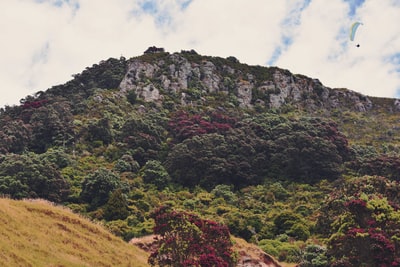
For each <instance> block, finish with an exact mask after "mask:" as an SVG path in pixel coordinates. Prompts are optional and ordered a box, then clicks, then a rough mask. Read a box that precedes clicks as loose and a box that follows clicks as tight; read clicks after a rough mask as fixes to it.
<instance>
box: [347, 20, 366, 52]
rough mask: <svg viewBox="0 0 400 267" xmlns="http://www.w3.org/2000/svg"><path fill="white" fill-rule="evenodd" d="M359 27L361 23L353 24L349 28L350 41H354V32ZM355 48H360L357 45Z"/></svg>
mask: <svg viewBox="0 0 400 267" xmlns="http://www.w3.org/2000/svg"><path fill="white" fill-rule="evenodd" d="M360 25H363V24H362V23H361V22H358V21H357V22H354V23H353V25H351V27H350V41H354V38H355V36H356V32H357V29H358V27H359V26H360ZM356 46H357V47H360V45H359V44H357V45H356Z"/></svg>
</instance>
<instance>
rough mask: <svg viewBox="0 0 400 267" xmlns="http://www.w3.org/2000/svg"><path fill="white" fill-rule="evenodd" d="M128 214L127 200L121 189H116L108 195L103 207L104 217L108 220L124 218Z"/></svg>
mask: <svg viewBox="0 0 400 267" xmlns="http://www.w3.org/2000/svg"><path fill="white" fill-rule="evenodd" d="M128 215H129V209H128V201H127V199H126V196H125V195H124V193H123V192H122V190H121V189H120V188H119V189H116V190H115V191H113V192H112V193H111V195H110V198H109V199H108V201H107V203H106V205H105V207H104V218H105V219H106V220H108V221H112V220H124V219H126V217H128Z"/></svg>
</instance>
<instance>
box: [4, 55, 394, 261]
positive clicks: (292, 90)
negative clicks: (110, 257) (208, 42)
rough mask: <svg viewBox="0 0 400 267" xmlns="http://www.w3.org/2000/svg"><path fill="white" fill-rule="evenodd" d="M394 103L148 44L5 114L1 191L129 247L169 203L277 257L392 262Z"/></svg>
mask: <svg viewBox="0 0 400 267" xmlns="http://www.w3.org/2000/svg"><path fill="white" fill-rule="evenodd" d="M399 105H400V102H399V100H398V99H391V98H378V97H370V96H366V95H362V94H360V93H358V92H354V91H351V90H348V89H344V88H336V89H335V88H329V87H326V86H324V85H323V84H322V83H321V82H320V81H319V80H318V79H314V78H309V77H306V76H304V75H300V74H292V73H291V72H290V71H289V70H283V69H280V68H278V67H262V66H250V65H247V64H245V63H240V62H239V61H238V60H237V59H236V58H235V57H233V56H230V57H227V58H220V57H213V56H203V55H199V54H198V53H196V52H195V51H193V50H190V51H181V52H176V53H168V52H165V51H164V49H162V48H157V47H150V48H149V49H148V50H146V51H145V53H144V54H143V55H140V56H137V57H132V58H130V59H126V58H123V57H121V58H119V59H115V58H110V59H108V60H104V61H101V62H99V63H98V64H94V65H93V66H91V67H88V68H86V69H85V70H84V71H82V72H81V73H79V74H75V75H73V79H72V80H70V81H68V82H67V83H65V84H61V85H56V86H53V87H51V88H49V89H47V90H45V91H41V92H37V93H36V94H34V95H31V96H27V97H26V98H24V99H22V100H21V104H20V105H18V106H6V107H5V108H3V109H1V110H0V153H1V156H0V193H1V194H3V195H7V196H9V197H11V198H15V199H23V198H43V199H47V200H50V201H53V202H55V203H58V204H62V205H65V206H67V207H68V208H70V209H71V210H73V211H74V212H77V213H81V214H84V215H85V216H88V217H89V218H90V219H92V220H95V221H96V220H98V221H101V222H102V223H103V224H104V225H105V226H106V227H107V228H108V229H109V230H110V231H111V232H112V233H114V234H116V235H118V236H120V237H122V238H123V239H124V240H126V241H128V240H130V239H132V238H139V237H142V236H146V235H149V234H152V233H153V226H154V220H153V219H152V218H151V213H152V211H153V210H154V209H156V208H157V207H159V206H161V205H169V206H171V207H174V208H175V209H176V210H184V211H187V212H192V213H195V214H197V215H199V216H201V217H204V218H206V219H209V220H213V221H216V222H220V223H223V224H225V225H227V226H228V228H229V230H230V232H231V234H232V235H234V236H236V237H240V238H243V239H245V240H246V241H248V242H252V243H254V244H256V245H257V246H258V247H259V248H261V249H262V250H263V251H265V252H267V253H268V254H271V255H272V256H274V257H275V258H277V259H278V260H279V261H281V262H285V261H286V262H290V263H293V264H294V263H301V262H306V261H308V260H309V261H311V260H310V259H311V258H312V259H313V260H314V262H318V264H320V265H319V266H324V264H325V265H327V264H328V263H332V264H334V263H335V262H336V263H335V264H339V263H340V264H342V263H343V262H346V264H348V265H349V266H351V265H352V264H353V266H361V265H363V264H364V265H366V266H378V265H379V264H381V262H379V261H378V260H377V259H378V258H379V259H381V258H384V259H385V264H386V263H387V264H392V266H396V265H393V264H394V263H395V262H396V261H397V259H398V258H399V259H400V256H399V257H398V255H397V253H398V251H400V249H397V246H399V244H397V243H396V242H397V241H396V240H398V238H400V237H398V236H397V232H396V230H395V229H397V228H396V227H397V226H399V227H400V220H398V219H397V218H400V216H398V215H397V212H398V210H399V208H398V207H400V197H399V196H398V193H397V192H399V191H400V189H399V188H398V187H399V185H398V181H400V177H399V173H400V139H399V137H398V136H399V133H400V132H399V131H400V122H399V120H398V116H399V112H400V106H399ZM382 214H383V215H382ZM385 223H386V224H385ZM356 233H363V235H356ZM367 233H368V234H367ZM378 236H379V237H381V238H378ZM356 237H357V238H363V239H362V240H358V239H355V238H356ZM383 241H385V242H383ZM379 242H381V243H379ZM382 242H383V243H382ZM378 243H379V244H378ZM344 244H346V246H345V245H344ZM361 244H371V245H370V246H361ZM378 245H379V246H380V247H381V248H382V250H373V249H372V248H373V247H375V246H378ZM347 246H348V247H354V249H351V250H350V249H344V248H346V247H347ZM341 248H343V249H341ZM357 249H358V250H357ZM363 251H366V252H365V253H361V252H363ZM385 251H386V252H385ZM349 253H350V254H349ZM351 253H354V254H351ZM374 253H375V254H374ZM385 253H386V254H385ZM387 253H388V254H387ZM368 255H374V257H373V258H371V257H368ZM377 261H378V263H379V264H378V263H377ZM388 262H389V263H388ZM399 262H400V261H399ZM304 264H305V263H304ZM310 264H311V263H310ZM343 264H344V263H343ZM396 264H397V263H396ZM309 266H312V265H309ZM316 266H318V265H316ZM332 266H334V265H332ZM338 266H339V265H338Z"/></svg>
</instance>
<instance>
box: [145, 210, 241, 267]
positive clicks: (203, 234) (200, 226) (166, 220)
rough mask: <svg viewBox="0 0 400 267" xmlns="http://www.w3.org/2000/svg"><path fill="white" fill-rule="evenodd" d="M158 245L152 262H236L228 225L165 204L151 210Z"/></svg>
mask: <svg viewBox="0 0 400 267" xmlns="http://www.w3.org/2000/svg"><path fill="white" fill-rule="evenodd" d="M152 218H154V220H155V227H154V234H156V235H158V236H159V237H158V239H157V245H158V249H157V251H155V252H154V253H152V254H151V255H150V258H149V263H150V264H151V265H152V266H155V265H158V266H177V267H189V266H204V267H212V266H216V267H228V266H234V258H233V251H232V242H231V240H230V234H229V230H228V228H227V227H226V226H224V225H221V224H218V223H216V222H213V221H210V220H204V219H201V218H199V217H198V216H197V215H194V214H189V213H186V212H179V211H175V210H172V209H171V208H170V207H167V206H162V207H160V208H158V209H156V210H155V211H154V212H153V213H152Z"/></svg>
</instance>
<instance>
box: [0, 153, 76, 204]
mask: <svg viewBox="0 0 400 267" xmlns="http://www.w3.org/2000/svg"><path fill="white" fill-rule="evenodd" d="M69 190H70V185H69V183H68V182H67V181H66V180H65V179H64V177H63V176H62V175H61V173H60V172H59V171H58V170H57V166H56V165H55V164H53V163H51V162H50V161H49V160H47V159H46V158H45V157H41V156H40V155H36V154H34V153H29V154H22V155H17V154H7V155H6V156H3V157H2V158H0V193H2V194H6V195H9V196H10V197H12V198H18V199H19V198H24V197H29V198H45V199H48V200H51V201H54V202H62V201H64V200H66V198H67V197H68V194H69V192H70V191H69Z"/></svg>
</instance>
